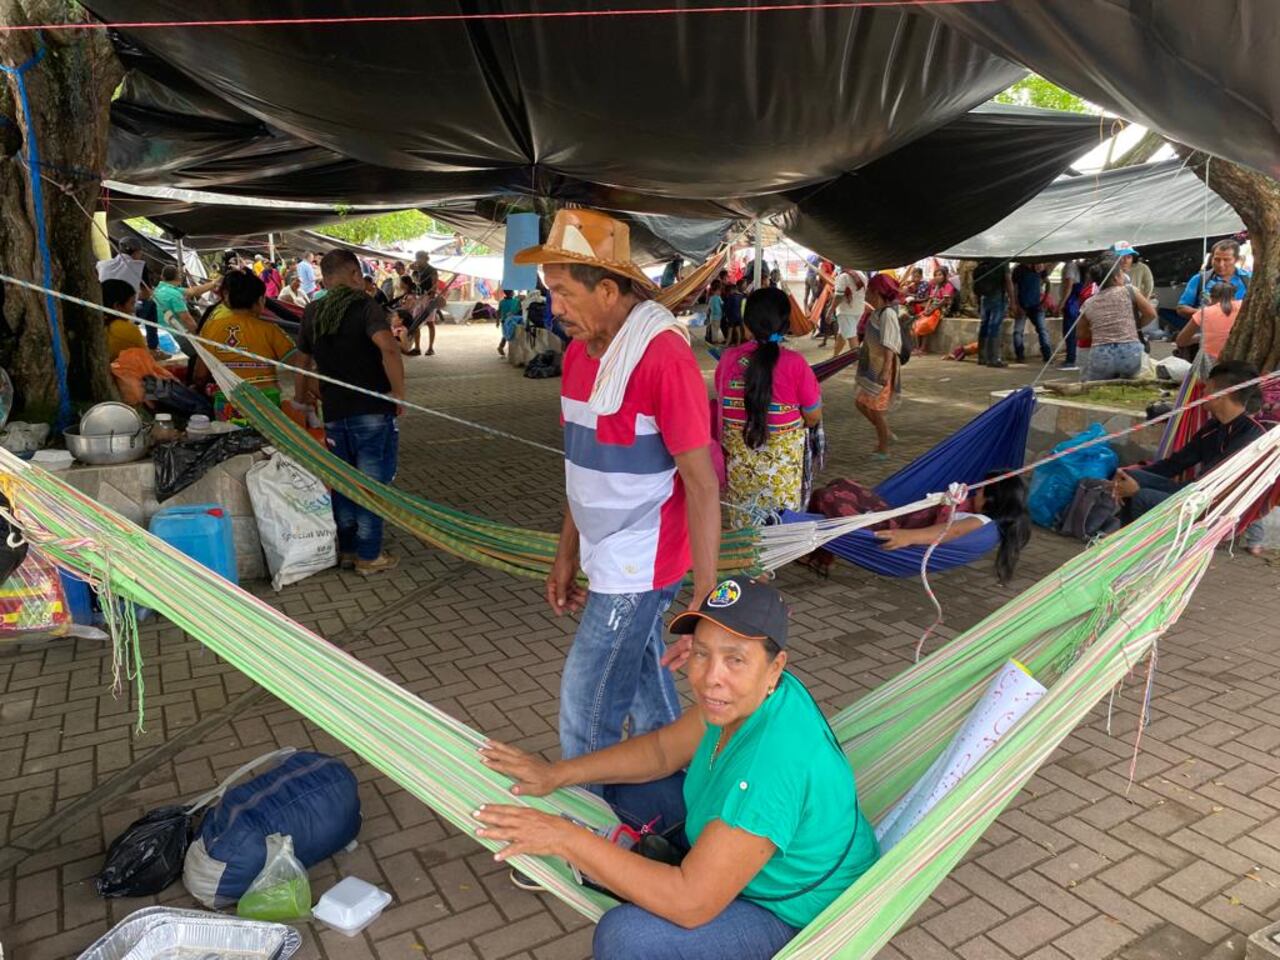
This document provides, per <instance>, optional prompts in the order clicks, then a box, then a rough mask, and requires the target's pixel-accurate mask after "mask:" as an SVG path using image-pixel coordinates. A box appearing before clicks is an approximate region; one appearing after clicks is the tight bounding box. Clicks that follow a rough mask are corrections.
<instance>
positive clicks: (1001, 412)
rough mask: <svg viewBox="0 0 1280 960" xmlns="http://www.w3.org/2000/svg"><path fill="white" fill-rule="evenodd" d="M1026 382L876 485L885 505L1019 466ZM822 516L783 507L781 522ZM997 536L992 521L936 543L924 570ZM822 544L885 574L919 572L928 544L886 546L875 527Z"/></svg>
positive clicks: (977, 552)
mask: <svg viewBox="0 0 1280 960" xmlns="http://www.w3.org/2000/svg"><path fill="white" fill-rule="evenodd" d="M1035 405H1036V399H1035V391H1034V390H1033V389H1032V388H1031V387H1023V388H1022V389H1020V390H1015V391H1014V392H1013V393H1011V394H1009V395H1008V396H1007V397H1005V398H1004V399H1003V400H1001V401H999V402H998V403H996V404H994V405H993V406H991V407H990V408H988V409H987V410H984V411H983V412H982V413H980V414H979V415H978V416H976V417H974V418H973V419H972V420H970V421H969V422H968V423H966V424H965V425H964V426H963V427H961V428H960V429H959V430H957V431H956V432H955V433H953V434H952V435H951V436H949V437H948V438H947V439H945V440H943V441H942V442H941V443H939V444H938V445H937V446H936V447H933V448H932V449H930V450H929V451H928V452H926V453H923V454H921V455H920V456H919V457H917V458H916V459H915V460H913V461H911V463H909V464H907V465H906V466H905V467H903V468H902V469H901V470H899V471H898V472H897V473H895V474H894V475H893V476H891V477H889V478H888V479H887V480H885V481H884V482H883V483H881V484H880V485H879V486H877V487H876V488H875V489H876V493H878V494H880V496H881V497H883V498H884V499H885V500H886V501H887V502H888V503H889V505H890V506H894V507H901V506H905V505H906V504H908V503H912V502H914V501H916V500H921V499H923V498H924V497H926V496H928V495H929V494H931V493H939V492H941V491H943V490H946V488H947V487H948V486H949V485H950V484H953V483H977V482H979V481H980V480H983V479H985V478H986V477H987V475H988V474H989V473H991V472H992V471H993V470H1012V469H1015V468H1017V467H1021V466H1022V464H1023V462H1024V461H1025V459H1026V451H1027V432H1028V431H1029V430H1030V429H1031V414H1032V411H1033V410H1034V409H1035ZM817 519H821V516H820V515H819V514H813V513H793V512H791V511H789V510H788V511H784V512H783V514H782V522H783V523H795V522H797V521H801V520H817ZM999 542H1000V535H999V531H998V530H997V529H996V527H995V524H992V523H987V524H983V525H982V526H981V527H979V528H978V529H977V530H973V531H971V532H969V533H966V534H965V535H964V536H961V537H956V538H955V539H954V540H948V541H947V542H946V543H941V544H939V545H938V547H937V549H935V550H934V551H933V556H932V557H930V558H929V572H930V573H933V572H935V571H938V570H949V569H951V568H952V567H958V566H963V565H965V564H969V563H973V562H974V561H975V560H978V559H981V558H982V556H984V555H985V554H987V553H989V552H990V551H991V550H993V549H995V547H996V546H997V545H998V544H999ZM825 549H827V550H829V551H831V552H832V553H834V554H835V555H836V556H838V557H841V558H842V559H844V560H848V561H849V562H850V563H856V564H857V565H858V566H860V567H863V568H865V569H867V570H870V571H871V572H872V573H878V574H880V575H881V576H885V577H908V576H913V575H914V574H917V573H919V572H920V563H921V561H922V560H923V559H924V554H925V551H926V550H927V549H928V547H904V548H903V549H901V550H885V549H884V548H883V547H882V546H880V541H879V540H877V539H876V535H875V533H873V532H872V531H870V530H855V531H854V532H853V533H847V534H845V535H844V536H843V537H838V538H837V539H835V540H832V541H831V542H830V543H828V544H827V545H826V547H825Z"/></svg>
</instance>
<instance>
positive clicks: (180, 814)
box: [98, 807, 192, 897]
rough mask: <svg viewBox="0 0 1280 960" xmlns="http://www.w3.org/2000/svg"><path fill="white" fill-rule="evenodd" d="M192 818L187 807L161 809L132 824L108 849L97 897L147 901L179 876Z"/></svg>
mask: <svg viewBox="0 0 1280 960" xmlns="http://www.w3.org/2000/svg"><path fill="white" fill-rule="evenodd" d="M191 817H192V813H191V811H189V810H188V808H186V807H160V808H159V809H158V810H152V811H151V812H150V813H148V814H147V815H146V816H144V817H142V818H141V819H140V820H135V821H134V822H133V823H131V824H130V825H129V826H128V827H127V828H126V829H125V831H124V833H122V834H120V836H118V837H116V838H115V839H114V840H113V841H111V846H110V847H109V848H108V849H107V859H106V862H105V863H104V864H103V866H102V873H100V874H99V875H98V895H99V896H103V897H149V896H152V895H153V894H157V893H159V892H160V891H161V890H163V889H164V888H165V887H167V886H169V884H171V883H173V881H175V880H177V879H178V878H179V877H180V876H182V862H183V860H184V859H185V858H186V856H187V846H188V845H189V844H190V843H191Z"/></svg>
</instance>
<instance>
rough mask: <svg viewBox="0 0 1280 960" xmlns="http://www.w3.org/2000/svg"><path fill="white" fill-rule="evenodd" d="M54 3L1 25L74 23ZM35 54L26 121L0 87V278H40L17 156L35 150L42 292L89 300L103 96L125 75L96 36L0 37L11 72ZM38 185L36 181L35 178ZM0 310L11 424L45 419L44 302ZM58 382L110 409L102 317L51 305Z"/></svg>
mask: <svg viewBox="0 0 1280 960" xmlns="http://www.w3.org/2000/svg"><path fill="white" fill-rule="evenodd" d="M77 9H78V8H77V7H76V5H74V4H69V3H66V2H64V0H0V23H5V24H24V23H59V22H66V21H67V20H68V18H69V17H76V16H81V15H82V14H77V13H76V12H75V11H77ZM41 47H43V48H44V56H43V59H42V60H40V61H39V62H38V63H36V64H34V65H33V66H31V67H30V68H29V69H27V70H26V71H25V72H24V73H23V81H24V82H25V85H26V93H27V100H28V103H29V104H30V117H29V124H28V118H27V117H25V116H24V115H23V111H22V109H21V107H20V105H19V97H18V94H19V82H18V79H17V77H15V76H14V75H12V74H10V73H8V72H5V73H3V74H0V76H2V77H4V82H3V85H0V131H3V132H4V136H2V137H0V224H2V225H3V229H0V265H3V266H2V267H0V269H2V270H3V272H5V273H8V274H10V275H11V276H15V277H18V278H20V279H23V280H30V281H33V282H35V283H42V282H43V279H44V260H43V256H42V254H41V251H40V249H39V243H38V235H37V229H36V218H35V208H34V202H33V195H32V191H31V180H30V175H31V173H32V172H31V171H29V170H28V169H27V163H26V146H27V144H28V143H29V142H30V139H31V138H34V139H35V142H36V144H37V146H38V148H39V153H40V164H41V169H40V173H43V175H44V178H43V184H42V185H43V192H44V222H45V230H46V236H47V238H48V246H49V257H50V261H51V268H52V270H51V277H52V283H51V284H50V286H51V287H52V288H53V289H55V290H59V291H62V292H64V293H69V294H72V295H74V296H78V297H82V298H84V299H86V300H92V301H98V300H99V298H100V296H101V290H100V289H99V286H98V279H97V273H96V271H95V269H94V259H93V252H92V244H91V242H90V231H91V230H93V229H94V227H93V222H92V216H91V212H92V211H93V209H94V207H95V206H96V205H97V202H98V194H99V189H100V188H99V183H100V179H101V177H102V170H103V168H104V167H105V164H106V153H107V130H108V125H109V123H110V104H111V95H112V92H113V91H114V90H115V87H116V85H117V84H118V83H119V81H120V78H121V76H122V75H123V68H122V67H121V65H120V62H119V61H118V60H117V59H116V56H115V53H114V52H113V51H112V48H111V42H110V40H108V38H107V36H106V34H105V31H100V30H77V31H65V32H59V31H48V32H45V33H43V34H36V33H26V32H14V33H6V32H0V64H3V65H4V66H6V67H17V66H19V65H21V64H24V63H26V62H27V61H29V60H30V59H31V58H32V57H33V56H35V55H36V54H37V52H38V51H39V50H40V49H41ZM37 175H38V174H37ZM4 293H5V295H4V297H3V298H2V299H0V303H2V307H3V308H2V310H0V318H2V319H3V324H0V364H3V365H4V366H5V367H6V368H7V369H8V371H9V374H10V376H11V377H12V379H13V381H14V387H15V389H16V391H17V394H18V400H17V408H18V409H17V411H16V415H17V416H20V417H22V418H25V419H27V420H51V419H52V418H53V415H54V413H55V412H56V410H57V407H58V383H57V377H56V375H55V369H54V358H53V339H52V335H51V330H52V327H51V324H50V317H49V312H48V307H47V305H46V299H45V297H44V295H43V294H39V293H35V292H33V291H30V290H24V289H21V288H18V287H14V286H11V285H10V286H7V288H6V290H5V292H4ZM57 315H58V318H59V321H60V322H59V326H60V329H61V334H62V346H63V355H64V356H65V357H66V361H67V381H68V385H69V388H70V392H71V396H72V399H73V400H74V401H75V402H77V403H84V402H94V401H98V400H103V399H108V398H110V397H111V396H113V395H114V394H115V386H114V383H113V381H112V378H111V371H110V369H109V367H108V363H107V349H106V337H105V332H104V327H103V322H102V317H101V315H100V314H98V313H97V312H94V311H89V310H85V309H83V308H80V307H76V306H73V305H72V304H69V303H66V302H65V301H57Z"/></svg>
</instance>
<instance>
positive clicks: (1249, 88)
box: [928, 0, 1280, 178]
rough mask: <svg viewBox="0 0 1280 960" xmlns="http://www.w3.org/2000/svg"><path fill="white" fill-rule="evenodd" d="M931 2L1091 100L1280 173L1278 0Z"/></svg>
mask: <svg viewBox="0 0 1280 960" xmlns="http://www.w3.org/2000/svg"><path fill="white" fill-rule="evenodd" d="M928 9H929V12H930V13H931V14H932V15H933V16H934V17H936V18H937V19H939V20H941V21H942V22H944V23H947V24H949V25H950V26H953V27H955V28H956V29H958V30H960V31H961V32H963V33H964V34H966V35H967V36H968V37H969V38H970V39H971V40H973V41H974V42H975V43H979V44H981V45H982V46H984V47H986V48H987V49H989V50H993V51H995V52H996V53H999V54H1001V55H1002V56H1004V57H1007V58H1008V59H1009V60H1012V61H1014V62H1016V63H1021V64H1023V65H1024V66H1026V67H1028V68H1030V69H1031V70H1034V71H1035V72H1036V73H1038V74H1040V76H1042V77H1045V78H1047V79H1049V80H1051V81H1053V82H1054V83H1056V84H1058V85H1059V86H1062V87H1066V88H1067V89H1068V90H1070V91H1072V92H1073V93H1076V94H1079V95H1080V96H1082V97H1084V98H1085V99H1087V100H1089V101H1091V102H1092V103H1096V104H1098V105H1099V106H1101V107H1105V108H1107V109H1109V110H1113V111H1115V112H1116V113H1118V114H1119V115H1120V116H1122V117H1126V118H1128V119H1129V120H1133V121H1135V122H1138V123H1144V124H1146V125H1147V126H1149V127H1154V128H1155V129H1157V130H1160V131H1161V132H1163V133H1164V134H1165V135H1166V136H1168V137H1171V138H1172V139H1175V140H1179V141H1181V142H1182V143H1186V144H1190V145H1191V146H1193V147H1198V148H1199V149H1201V150H1204V151H1206V152H1208V153H1212V154H1213V155H1214V156H1219V157H1226V158H1227V159H1229V160H1234V161H1236V162H1237V163H1243V164H1246V165H1248V166H1251V167H1253V168H1255V169H1257V170H1261V171H1262V172H1263V173H1267V174H1270V175H1271V176H1272V177H1276V178H1280V124H1277V117H1280V78H1278V77H1277V59H1276V51H1277V50H1280V0H1002V2H998V3H961V4H950V5H948V4H939V5H936V6H930V7H929V8H928Z"/></svg>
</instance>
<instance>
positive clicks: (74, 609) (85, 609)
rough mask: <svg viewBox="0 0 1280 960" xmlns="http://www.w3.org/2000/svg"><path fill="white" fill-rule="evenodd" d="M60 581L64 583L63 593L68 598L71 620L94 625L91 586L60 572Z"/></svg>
mask: <svg viewBox="0 0 1280 960" xmlns="http://www.w3.org/2000/svg"><path fill="white" fill-rule="evenodd" d="M58 579H59V580H61V581H62V592H63V594H64V595H65V596H66V598H67V609H68V610H70V611H71V619H72V620H73V621H75V622H76V623H82V624H89V625H92V623H93V591H92V590H91V589H90V588H89V584H88V583H86V582H85V581H84V580H81V579H79V578H78V577H73V576H70V575H69V574H66V573H63V572H62V571H61V570H59V571H58Z"/></svg>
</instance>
